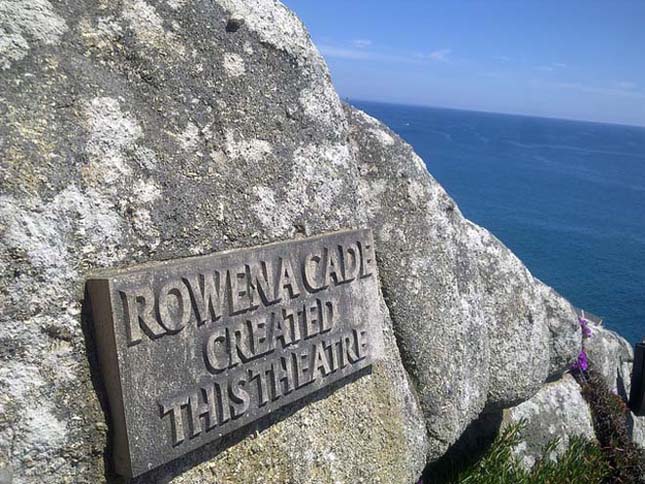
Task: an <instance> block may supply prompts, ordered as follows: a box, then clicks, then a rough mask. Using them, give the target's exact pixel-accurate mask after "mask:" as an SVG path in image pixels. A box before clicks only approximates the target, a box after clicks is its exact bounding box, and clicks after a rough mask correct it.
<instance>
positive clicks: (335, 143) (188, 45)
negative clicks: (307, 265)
mask: <svg viewBox="0 0 645 484" xmlns="http://www.w3.org/2000/svg"><path fill="white" fill-rule="evenodd" d="M232 18H234V20H235V21H234V22H231V19H232ZM0 29H1V30H2V32H3V35H2V36H0V38H1V39H2V40H1V41H0V65H1V66H2V70H0V85H1V86H2V90H1V91H2V92H1V94H0V96H1V97H0V112H1V113H2V120H3V122H2V124H0V186H1V187H2V193H1V194H0V198H1V199H0V231H1V232H0V314H1V316H0V327H1V328H2V330H1V332H0V360H1V364H0V468H3V469H9V470H8V472H10V473H12V474H13V479H14V482H43V481H48V482H57V481H58V482H100V481H102V480H104V479H106V478H108V479H112V476H111V474H110V472H109V470H107V471H106V470H105V468H104V465H105V463H104V457H105V459H107V460H108V461H109V458H110V449H109V448H108V447H107V444H108V442H109V439H108V437H107V431H108V426H107V425H106V415H105V413H104V411H103V409H102V407H101V404H105V400H104V398H103V399H102V398H100V397H102V396H103V392H102V387H101V383H100V380H99V379H98V378H97V377H96V371H95V368H96V366H95V365H96V361H95V357H94V353H93V341H92V339H91V334H92V331H91V322H90V321H89V318H88V317H87V314H86V312H85V311H84V307H83V305H82V301H83V297H84V295H83V290H84V279H85V277H86V275H87V274H89V273H90V272H92V271H94V270H96V269H97V268H103V267H123V266H129V265H131V264H135V263H138V262H144V261H158V260H165V259H170V258H179V257H185V256H189V255H197V254H205V253H210V252H212V251H218V250H223V249H228V248H234V247H245V246H251V245H258V244H261V243H264V242H269V241H273V240H284V239H290V238H294V237H299V236H302V235H314V234H319V233H324V232H329V231H333V230H337V229H351V228H359V227H362V226H365V225H366V219H365V216H364V213H363V212H362V211H361V210H357V207H360V206H362V202H361V200H360V197H359V189H358V188H359V186H358V185H359V172H358V166H357V163H356V161H355V159H354V158H353V156H352V152H351V149H350V146H349V144H348V141H347V140H348V135H349V131H348V123H347V119H346V117H345V114H344V112H343V109H342V106H341V104H340V102H339V99H338V97H337V95H336V94H335V92H334V90H333V87H332V85H331V83H330V80H329V75H328V73H327V69H326V66H325V65H324V63H323V62H322V60H321V58H320V56H319V55H318V53H317V52H316V50H315V48H314V47H313V46H312V44H311V42H310V39H309V37H308V35H307V33H306V31H305V30H304V28H303V27H302V25H301V24H300V22H299V21H298V20H297V19H296V18H295V16H294V15H293V14H292V13H291V12H289V11H288V10H287V9H286V8H284V7H283V6H282V5H281V4H279V3H277V2H273V1H270V0H261V1H257V0H254V1H250V0H249V1H242V0H236V1H232V0H227V1H223V0H222V1H219V2H217V1H216V2H213V1H211V0H197V1H191V2H188V1H183V0H168V1H166V2H163V1H156V2H147V1H144V0H125V1H123V2H110V1H107V0H104V1H98V2H97V1H71V0H69V1H60V2H49V1H47V0H38V1H37V2H32V1H27V0H11V1H5V2H3V3H2V5H1V6H0ZM4 33H9V34H10V35H9V36H5V35H4ZM378 303H379V302H378V301H375V304H378ZM380 304H381V307H382V310H383V311H382V313H383V314H385V315H386V316H387V308H385V306H384V304H383V303H382V301H381V303H380ZM376 323H377V324H380V325H381V326H382V330H383V332H384V335H385V340H386V342H387V345H386V352H385V354H384V355H383V358H382V359H381V360H380V361H379V362H377V363H376V364H375V366H374V372H373V374H372V375H371V376H367V377H365V378H361V379H360V380H358V381H356V382H354V383H349V384H347V385H345V386H343V387H342V388H340V389H339V390H338V391H336V392H335V393H333V394H332V395H330V396H329V397H328V398H324V399H317V400H316V401H314V402H313V403H311V405H308V406H304V407H303V408H301V409H298V408H295V409H291V410H290V411H289V413H282V414H279V415H275V416H274V417H272V419H271V421H265V422H263V424H262V425H258V426H257V427H252V428H251V429H249V430H248V431H247V434H245V435H248V434H253V432H255V430H258V434H257V435H255V436H252V437H249V438H244V436H245V435H240V436H239V437H238V439H237V440H233V441H228V442H226V443H224V444H222V445H221V446H217V445H215V446H209V447H206V448H203V449H202V450H199V451H196V453H194V454H191V455H190V456H188V457H186V458H184V459H180V460H179V461H176V462H174V463H173V464H172V465H168V466H165V467H163V468H161V469H160V470H159V471H157V472H156V473H154V475H152V476H149V477H148V479H149V480H150V481H154V482H158V481H168V480H172V479H173V478H174V479H175V480H176V481H177V482H200V481H203V482H212V481H213V480H214V479H215V480H217V482H222V483H223V482H281V481H282V482H301V483H311V482H325V483H326V482H334V481H338V482H352V483H353V482H360V481H361V480H363V481H364V482H384V483H392V482H410V481H413V480H414V479H415V478H416V477H418V475H419V474H420V472H421V470H422V469H423V466H424V464H425V456H426V453H427V439H426V433H425V429H424V426H423V423H422V422H423V419H422V417H421V414H420V411H419V407H418V404H417V402H416V397H415V395H414V391H413V389H412V387H411V386H410V385H409V384H408V380H407V377H406V374H405V371H404V370H403V367H402V365H401V361H400V357H399V354H398V350H397V347H396V344H395V342H394V337H393V333H392V328H391V325H390V322H389V319H388V318H386V319H384V320H383V321H379V322H376ZM272 421H276V422H277V423H276V425H274V426H271V427H268V424H269V423H271V422H272ZM238 441H239V442H238ZM227 445H232V446H230V447H229V448H227V449H226V450H224V451H223V452H220V450H221V449H223V448H225V447H226V446H227ZM104 454H105V455H104ZM7 465H8V466H9V467H7ZM3 472H4V471H3Z"/></svg>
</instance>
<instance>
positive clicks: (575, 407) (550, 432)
mask: <svg viewBox="0 0 645 484" xmlns="http://www.w3.org/2000/svg"><path fill="white" fill-rule="evenodd" d="M520 420H525V421H526V427H525V429H524V430H523V431H522V433H521V437H522V442H521V443H520V444H519V445H518V446H517V447H516V448H515V449H514V451H515V453H516V455H517V456H518V457H519V458H520V459H521V462H522V463H523V464H524V465H525V466H526V467H527V468H530V467H532V466H533V465H534V464H535V462H536V460H537V459H540V458H542V457H547V458H555V457H557V456H558V455H560V454H561V453H562V452H564V451H565V450H566V449H567V447H568V446H569V442H570V440H571V437H572V436H574V435H580V436H583V437H585V438H588V439H592V440H593V439H595V434H594V429H593V420H592V417H591V412H590V410H589V407H588V406H587V402H586V401H585V400H584V398H583V396H582V393H581V391H580V385H578V383H577V382H576V380H575V379H574V378H573V377H572V376H571V375H569V374H565V375H564V376H563V377H562V379H561V380H558V381H555V382H552V383H548V384H546V385H545V386H544V387H543V388H541V389H540V391H539V392H537V393H536V394H535V396H533V397H532V398H531V399H530V400H527V401H526V402H523V403H521V404H520V405H518V406H516V407H513V408H510V409H508V410H505V411H504V423H503V426H506V425H509V424H511V423H517V422H519V421H520ZM556 438H557V439H558V441H559V443H558V445H557V447H556V448H555V450H554V451H553V455H549V456H545V455H544V448H545V447H546V445H547V444H548V443H549V442H551V441H552V440H553V439H556Z"/></svg>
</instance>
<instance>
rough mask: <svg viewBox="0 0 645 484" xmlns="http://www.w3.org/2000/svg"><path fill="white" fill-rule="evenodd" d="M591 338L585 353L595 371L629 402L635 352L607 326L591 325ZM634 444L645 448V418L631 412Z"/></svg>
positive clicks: (588, 340)
mask: <svg viewBox="0 0 645 484" xmlns="http://www.w3.org/2000/svg"><path fill="white" fill-rule="evenodd" d="M589 327H590V328H591V330H592V334H591V337H590V338H589V339H587V340H585V350H586V352H587V354H588V356H589V361H590V363H591V366H592V368H593V370H594V371H596V372H598V373H599V374H601V375H602V377H603V379H604V380H605V382H606V383H607V385H608V386H609V388H610V389H611V390H612V391H614V392H616V394H617V395H619V396H620V397H621V398H623V399H624V400H625V401H628V399H629V397H630V392H631V382H632V366H633V363H634V350H633V348H632V345H631V344H630V343H629V342H628V341H627V340H626V339H625V338H623V337H622V336H620V335H619V334H617V333H615V332H614V331H611V330H609V329H607V328H605V327H604V326H599V325H596V324H593V323H592V324H590V325H589ZM627 423H628V427H629V429H630V431H631V434H632V440H633V441H634V442H635V443H636V444H637V445H639V446H640V447H642V448H645V417H639V416H637V415H634V413H632V412H630V413H629V415H628V416H627Z"/></svg>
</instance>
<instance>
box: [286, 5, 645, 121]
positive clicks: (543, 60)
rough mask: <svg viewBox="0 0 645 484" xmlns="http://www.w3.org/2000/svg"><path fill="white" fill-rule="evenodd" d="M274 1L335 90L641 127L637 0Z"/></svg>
mask: <svg viewBox="0 0 645 484" xmlns="http://www.w3.org/2000/svg"><path fill="white" fill-rule="evenodd" d="M284 3H285V4H286V5H287V6H289V7H290V8H291V9H292V10H294V11H295V12H296V13H297V14H298V16H299V17H300V18H301V19H302V20H303V21H304V23H305V25H306V26H307V28H308V29H309V31H310V33H311V35H312V37H313V39H314V42H315V43H316V45H317V46H318V48H319V50H320V51H321V53H322V54H323V55H324V57H325V59H326V61H327V63H328V65H329V67H330V70H331V72H332V78H333V80H334V84H335V85H336V88H337V89H338V91H339V93H340V95H341V96H343V97H349V98H354V99H361V100H376V101H385V102H395V103H405V104H420V105H429V106H441V107H450V108H459V109H473V110H481V111H492V112H503V113H517V114H531V115H537V116H547V117H558V118H569V119H582V120H590V121H599V122H610V123H622V124H636V125H644V126H645V1H642V0H639V1H620V0H619V1H609V0H606V1H595V0H559V1H555V0H533V1H501V0H487V1H465V0H462V1H460V0H444V1H428V0H426V1H405V0H401V1H397V2H394V1H392V0H389V1H384V0H287V1H285V2H284Z"/></svg>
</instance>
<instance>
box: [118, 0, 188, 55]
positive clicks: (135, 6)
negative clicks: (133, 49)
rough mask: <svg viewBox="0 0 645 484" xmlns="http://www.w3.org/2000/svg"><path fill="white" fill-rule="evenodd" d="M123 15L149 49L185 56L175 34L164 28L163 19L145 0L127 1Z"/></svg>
mask: <svg viewBox="0 0 645 484" xmlns="http://www.w3.org/2000/svg"><path fill="white" fill-rule="evenodd" d="M121 15H122V16H123V18H124V19H125V20H126V21H128V22H129V24H130V27H131V28H132V30H133V31H134V32H135V34H136V36H137V39H139V40H140V41H141V42H142V43H143V44H144V45H146V46H147V47H151V48H155V49H162V50H165V51H167V52H170V53H174V54H176V55H179V56H183V55H185V53H186V49H185V48H184V46H183V45H182V44H181V43H180V42H179V39H178V38H177V36H176V35H175V34H174V33H173V32H170V31H168V30H166V29H165V28H164V25H163V19H162V18H161V16H160V15H159V14H158V13H157V10H156V9H155V8H154V7H153V6H152V5H149V4H147V3H146V2H145V1H143V0H126V1H125V2H124V4H123V11H122V14H121Z"/></svg>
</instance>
